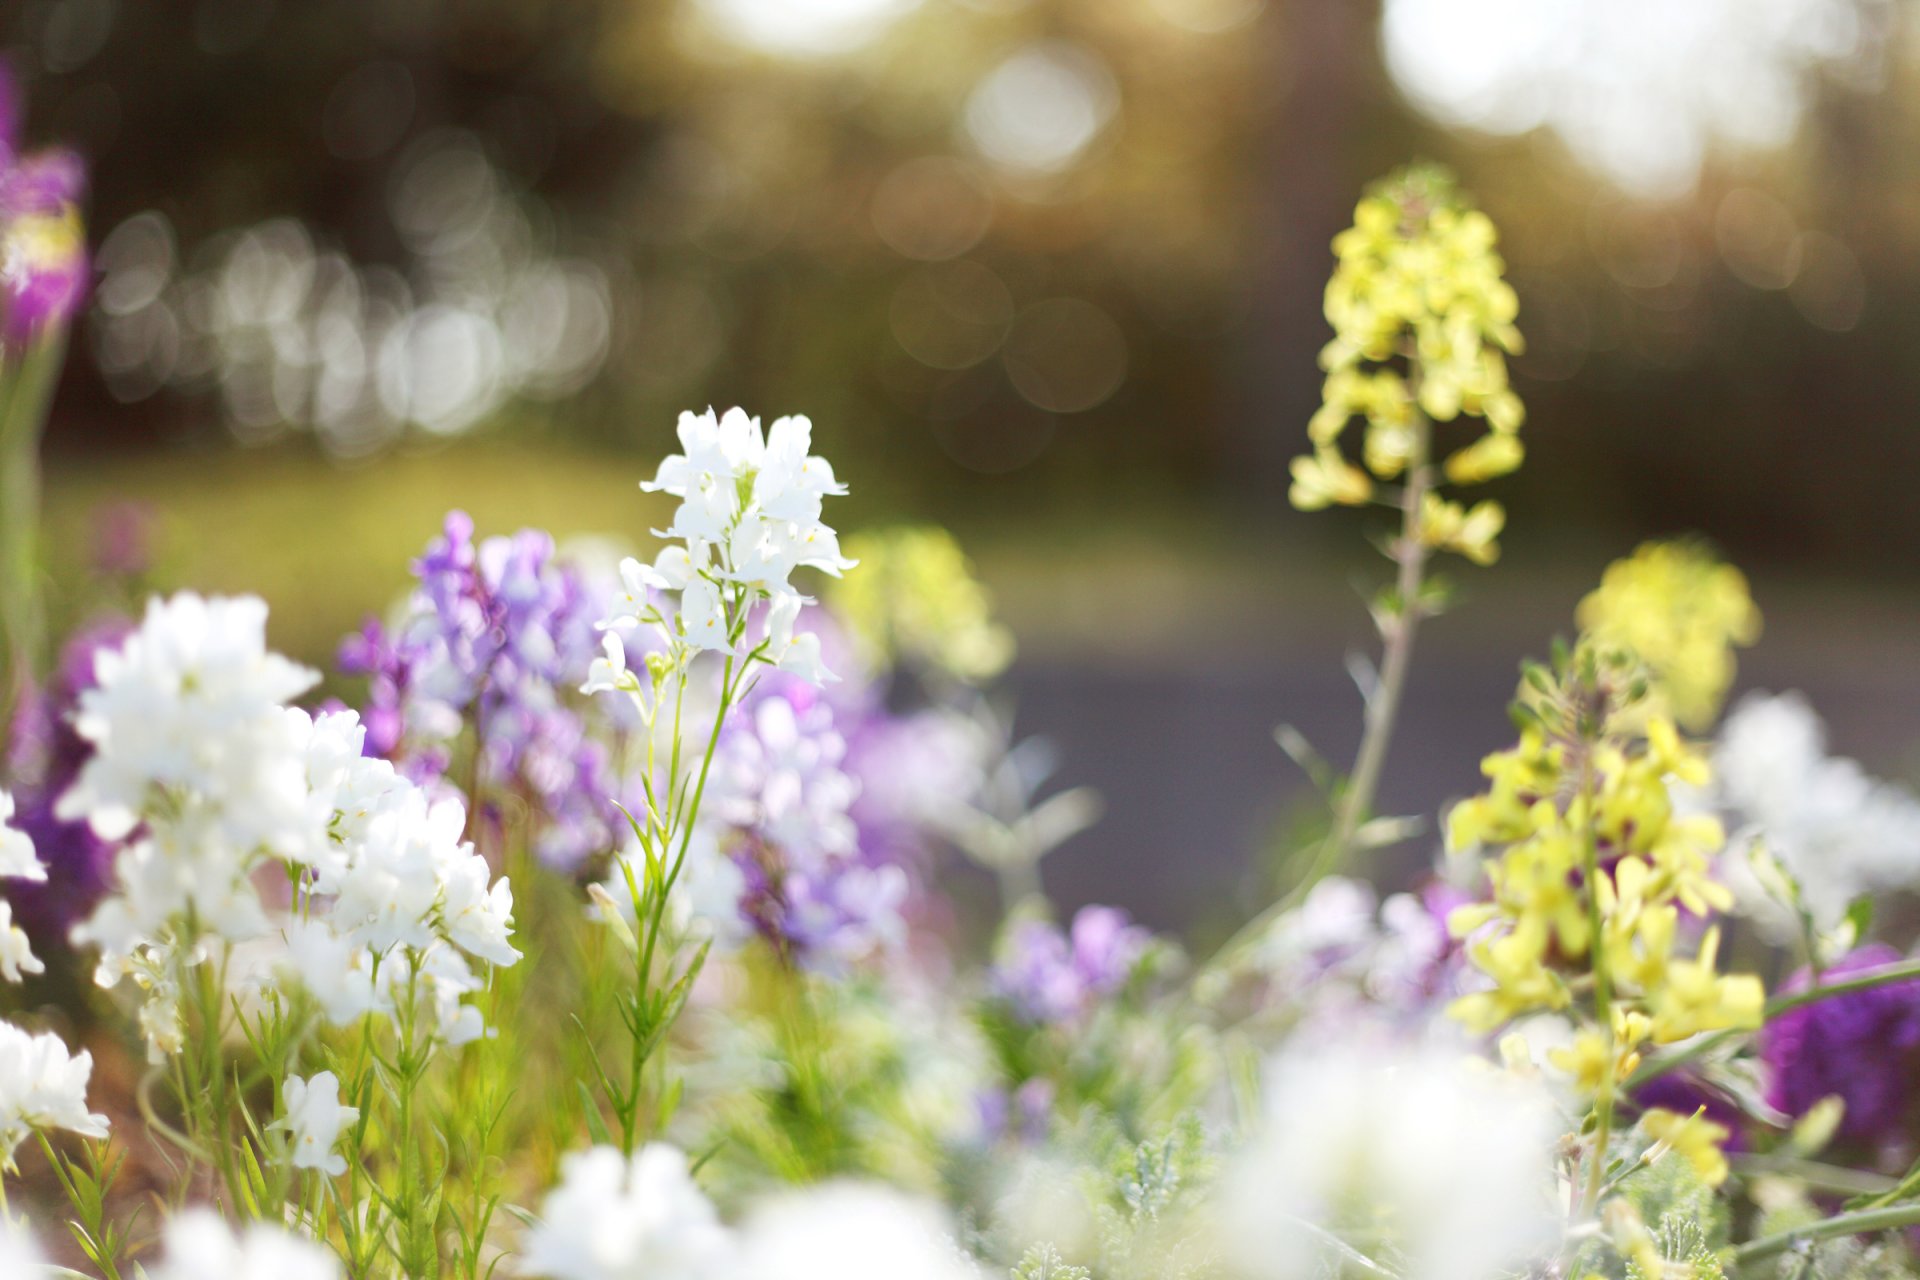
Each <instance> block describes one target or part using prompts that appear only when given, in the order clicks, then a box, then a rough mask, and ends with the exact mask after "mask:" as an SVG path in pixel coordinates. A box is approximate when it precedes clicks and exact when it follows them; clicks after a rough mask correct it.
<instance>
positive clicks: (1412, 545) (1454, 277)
mask: <svg viewBox="0 0 1920 1280" xmlns="http://www.w3.org/2000/svg"><path fill="white" fill-rule="evenodd" d="M1495 238H1496V237H1495V233H1494V228H1493V222H1492V220H1491V219H1489V218H1488V217H1487V216H1486V215H1485V214H1484V213H1481V212H1480V211H1479V210H1477V209H1474V208H1472V207H1471V206H1470V205H1469V204H1468V203H1467V202H1466V201H1465V199H1464V198H1463V197H1462V195H1461V194H1460V192H1459V191H1458V189H1457V188H1456V187H1455V185H1454V183H1453V180H1452V178H1451V177H1449V176H1448V175H1447V174H1446V173H1445V172H1444V171H1442V170H1439V169H1436V168H1433V167H1430V166H1416V167H1413V168H1408V169H1405V170H1402V171H1401V172H1399V173H1396V174H1394V175H1393V176H1391V177H1389V178H1388V179H1386V180H1385V181H1384V182H1382V183H1380V184H1379V185H1378V186H1376V187H1375V188H1374V189H1373V190H1372V191H1370V192H1369V193H1368V194H1367V196H1366V197H1365V198H1364V199H1362V200H1361V201H1360V204H1359V207H1358V208H1356V209H1355V210H1354V220H1353V226H1352V227H1351V228H1349V229H1348V230H1346V231H1343V232H1341V233H1340V235H1339V236H1338V237H1336V238H1335V240H1334V242H1333V249H1334V254H1335V256H1336V258H1337V260H1338V261H1337V265H1336V266H1335V268H1334V272H1333V277H1332V279H1331V280H1329V281H1328V283H1327V295H1326V312H1327V320H1328V321H1329V323H1331V324H1332V325H1333V330H1334V337H1333V341H1331V342H1329V343H1328V344H1327V345H1326V347H1325V349H1323V350H1322V351H1321V353H1320V365H1321V367H1322V368H1323V369H1325V370H1326V382H1325V386H1324V390H1323V392H1322V404H1321V406H1320V409H1319V411H1318V412H1316V413H1315V414H1314V415H1313V418H1312V420H1311V421H1310V422H1309V423H1308V424H1307V434H1308V436H1309V437H1310V438H1311V440H1312V442H1313V452H1312V453H1310V454H1307V455H1305V456H1302V457H1300V458H1296V459H1295V460H1294V462H1293V486H1292V489H1291V491H1290V494H1289V497H1290V498H1291V500H1292V502H1293V504H1294V506H1296V507H1298V508H1300V509H1301V510H1303V511H1315V510H1319V509H1321V508H1324V507H1328V506H1331V505H1335V504H1338V505H1344V506H1363V505H1367V504H1370V503H1378V504H1381V505H1385V506H1389V507H1393V508H1395V509H1397V510H1398V511H1399V512H1400V533H1399V536H1398V537H1396V538H1395V539H1393V540H1392V541H1391V543H1389V544H1388V546H1387V553H1388V555H1389V556H1390V557H1391V558H1392V559H1393V561H1394V563H1395V565H1396V566H1397V569H1398V572H1397V574H1396V578H1395V582H1394V585H1393V587H1392V588H1391V589H1390V590H1388V591H1385V592H1383V593H1382V594H1381V596H1380V597H1379V599H1378V600H1377V601H1376V602H1375V605H1374V610H1373V614H1374V618H1375V621H1376V624H1377V625H1378V627H1379V630H1380V636H1381V642H1382V649H1383V652H1382V657H1381V665H1380V681H1379V685H1378V688H1377V689H1376V691H1375V692H1374V694H1373V696H1372V697H1371V698H1370V699H1369V701H1368V705H1367V713H1366V730H1365V734H1364V736H1363V738H1362V742H1361V747H1360V752H1359V755H1358V757H1357V758H1356V760H1355V762H1354V768H1353V772H1352V774H1351V775H1349V778H1348V781H1347V784H1346V787H1345V789H1344V790H1343V792H1342V794H1341V798H1340V802H1339V806H1338V809H1337V811H1336V813H1335V818H1334V826H1333V830H1332V832H1331V833H1330V835H1329V837H1328V839H1327V842H1326V844H1325V845H1324V846H1323V847H1322V849H1321V852H1320V855H1319V856H1318V857H1317V858H1316V860H1315V865H1314V866H1313V867H1312V868H1311V869H1310V871H1309V874H1308V876H1307V877H1306V880H1305V882H1303V883H1311V882H1312V881H1313V880H1316V879H1318V878H1319V877H1320V876H1322V875H1324V874H1326V873H1327V872H1329V871H1331V870H1332V869H1334V868H1335V867H1337V866H1338V865H1339V864H1340V863H1341V862H1342V861H1343V860H1344V859H1345V858H1346V857H1347V855H1348V853H1349V852H1350V850H1351V848H1352V846H1353V843H1354V839H1355V836H1356V834H1357V832H1358V831H1359V828H1360V823H1361V822H1362V821H1363V820H1364V819H1365V818H1366V816H1367V813H1368V811H1369V809H1370V808H1371V806H1372V804H1373V798H1374V794H1375V792H1376V791H1377V789H1378V787H1379V783H1380V771H1381V768H1382V766H1383V765H1384V764H1385V761H1386V749H1387V741H1388V739H1389V738H1390V736H1391V734H1392V728H1393V721H1394V716H1395V714H1396V712H1397V710H1398V707H1399V702H1400V696H1401V691H1402V689H1403V688H1404V686H1405V683H1406V676H1407V668H1408V664H1409V662H1410V660H1411V656H1412V650H1413V639H1414V633H1415V631H1416V630H1417V629H1418V627H1419V624H1420V622H1421V619H1422V618H1423V617H1425V616H1428V615H1429V614H1431V613H1433V612H1434V611H1435V610H1436V609H1437V607H1438V604H1439V600H1440V598H1441V597H1440V595H1439V593H1438V592H1436V591H1434V590H1432V589H1431V586H1430V584H1428V582H1427V580H1426V567H1427V561H1428V559H1429V558H1430V557H1431V556H1432V554H1433V552H1435V551H1436V550H1445V551H1452V552H1456V553H1458V554H1460V555H1463V556H1465V557H1466V558H1468V559H1469V560H1471V561H1473V562H1474V563H1476V564H1482V565H1484V564H1491V563H1492V562H1493V561H1494V560H1495V559H1496V558H1497V557H1498V556H1499V553H1500V548H1499V543H1498V541H1497V539H1498V537H1499V534H1500V531H1501V529H1502V528H1503V527H1504V525H1505V524H1506V512H1505V511H1504V510H1503V509H1502V508H1501V506H1500V504H1499V503H1497V502H1494V501H1491V500H1482V501H1480V502H1477V503H1474V504H1473V505H1472V506H1466V505H1464V504H1462V503H1460V502H1458V501H1455V500H1454V499H1453V498H1451V497H1448V496H1446V495H1445V493H1443V489H1444V488H1445V487H1446V486H1449V485H1451V486H1466V485H1472V484H1480V483H1483V482H1485V481H1488V480H1491V479H1494V478H1495V477H1498V476H1502V475H1505V474H1506V473H1508V472H1510V471H1512V470H1514V469H1515V468H1517V467H1518V466H1519V465H1520V462H1521V458H1522V457H1523V455H1524V449H1523V448H1522V446H1521V443H1520V436H1519V431H1520V424H1521V420H1522V419H1523V417H1524V416H1525V415H1524V412H1523V410H1522V407H1521V404H1520V398H1519V397H1518V396H1517V395H1515V394H1514V392H1513V389H1512V388H1511V387H1510V386H1509V385H1508V384H1507V366H1506V356H1507V355H1508V354H1511V353H1514V352H1517V351H1519V350H1520V346H1521V343H1520V333H1519V330H1517V329H1516V328H1514V318H1515V316H1516V315H1517V313H1518V311H1519V303H1518V301H1517V299H1516V298H1515V297H1514V293H1513V290H1512V288H1511V287H1510V286H1508V284H1507V283H1506V281H1505V280H1504V279H1503V278H1502V272H1503V270H1504V264H1503V263H1502V262H1501V259H1500V256H1499V254H1498V253H1496V252H1495V250H1494V243H1495ZM1461 418H1477V419H1479V420H1480V421H1481V422H1482V423H1483V424H1484V426H1485V431H1484V432H1483V433H1482V434H1480V435H1479V436H1478V437H1477V438H1474V439H1471V440H1468V441H1462V442H1460V443H1459V444H1458V445H1457V446H1453V447H1452V451H1451V452H1448V453H1446V454H1445V456H1444V457H1443V458H1439V457H1437V454H1438V449H1437V442H1436V439H1435V435H1434V429H1433V428H1434V425H1435V424H1438V423H1449V422H1453V421H1455V420H1457V419H1461ZM1356 421H1357V422H1359V423H1360V424H1361V430H1360V447H1359V454H1360V461H1359V462H1358V463H1356V462H1354V461H1352V460H1350V459H1349V458H1348V456H1347V454H1346V453H1345V452H1343V450H1342V441H1343V438H1344V437H1346V435H1347V432H1348V428H1349V427H1350V426H1351V425H1352V424H1353V423H1355V422H1356Z"/></svg>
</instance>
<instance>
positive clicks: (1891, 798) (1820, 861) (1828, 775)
mask: <svg viewBox="0 0 1920 1280" xmlns="http://www.w3.org/2000/svg"><path fill="white" fill-rule="evenodd" d="M1826 738H1827V735H1826V729H1825V727H1824V726H1823V725H1822V724H1821V723H1820V718H1819V717H1818V716H1817V715H1815V714H1814V712H1813V709H1812V708H1811V707H1810V706H1808V705H1807V702H1806V699H1804V698H1802V697H1801V696H1800V695H1798V694H1793V693H1789V694H1781V695H1778V696H1769V695H1760V694H1756V695H1750V696H1749V697H1747V698H1746V699H1744V700H1743V701H1742V702H1741V703H1740V705H1739V706H1738V707H1737V708H1735V709H1734V711H1733V713H1732V714H1731V715H1729V716H1728V717H1727V721H1726V724H1725V725H1724V726H1723V727H1722V728H1721V730H1720V742H1719V745H1718V746H1717V747H1715V749H1714V753H1713V766H1714V783H1715V786H1716V788H1717V794H1718V798H1719V800H1720V802H1721V803H1722V804H1724V805H1725V806H1726V807H1727V808H1728V809H1729V810H1730V811H1731V813H1732V816H1733V817H1734V818H1735V819H1736V822H1745V823H1746V824H1747V832H1748V834H1750V835H1751V834H1757V835H1758V836H1759V838H1760V839H1761V841H1762V842H1763V843H1764V846H1765V848H1766V851H1767V852H1768V853H1770V854H1772V855H1773V857H1775V858H1776V859H1778V860H1779V862H1780V864H1781V866H1783V867H1784V868H1785V869H1786V870H1787V872H1788V873H1789V874H1790V875H1792V876H1793V878H1794V879H1795V881H1797V882H1798V884H1799V886H1800V893H1801V901H1802V902H1803V903H1804V905H1805V906H1806V908H1807V909H1808V910H1809V911H1810V912H1811V913H1812V915H1813V919H1814V922H1815V924H1816V925H1817V926H1818V927H1819V928H1821V929H1823V930H1826V929H1831V928H1833V927H1834V926H1835V925H1836V924H1838V923H1839V921H1840V919H1841V918H1842V917H1843V916H1844V915H1845V914H1846V910H1847V907H1848V905H1849V904H1850V903H1852V902H1853V901H1854V899H1856V898H1858V897H1859V896H1860V895H1862V894H1865V893H1871V892H1874V891H1876V890H1886V889H1900V888H1911V887H1913V886H1915V885H1920V799H1916V798H1915V797H1914V796H1913V794H1912V793H1911V792H1909V791H1907V790H1905V789H1904V788H1901V787H1898V786H1894V785H1892V784H1890V783H1885V782H1880V781H1878V780H1877V779H1875V778H1873V777H1871V776H1869V775H1868V774H1867V772H1866V771H1865V770H1864V769H1862V768H1861V767H1860V766H1859V764H1857V763H1856V762H1854V761H1852V760H1847V759H1842V758H1837V757H1830V756H1828V755H1827V754H1826V746H1827V741H1826ZM1742 843H1743V842H1741V841H1740V840H1738V839H1736V840H1735V841H1734V842H1733V844H1734V847H1735V849H1736V850H1737V849H1738V848H1740V847H1741V845H1742ZM1726 861H1727V863H1728V864H1729V865H1728V866H1727V873H1728V874H1727V879H1728V883H1729V884H1730V885H1731V886H1732V887H1733V889H1734V891H1735V893H1736V894H1737V895H1738V896H1739V899H1740V903H1741V906H1742V908H1743V909H1745V910H1747V911H1750V912H1752V913H1753V914H1754V915H1755V916H1756V917H1757V918H1758V921H1759V923H1760V924H1761V925H1762V926H1763V927H1766V928H1768V929H1769V930H1770V931H1771V932H1774V933H1776V934H1778V933H1781V931H1785V934H1786V936H1791V935H1792V934H1793V933H1794V932H1795V931H1797V927H1798V926H1797V922H1796V921H1795V920H1794V919H1793V918H1792V914H1791V912H1789V911H1787V910H1786V909H1785V908H1784V907H1783V906H1782V905H1781V904H1779V903H1778V902H1777V900H1775V899H1774V898H1772V897H1770V896H1769V895H1768V894H1766V893H1765V892H1764V890H1763V889H1762V888H1761V886H1760V885H1759V883H1758V882H1757V879H1756V877H1755V876H1754V874H1753V872H1752V870H1751V868H1749V867H1748V866H1747V862H1746V859H1745V858H1744V857H1742V856H1740V855H1739V854H1738V853H1735V854H1734V855H1733V856H1731V857H1729V858H1728V859H1726Z"/></svg>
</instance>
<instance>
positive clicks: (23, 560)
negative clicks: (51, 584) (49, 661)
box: [0, 329, 66, 726]
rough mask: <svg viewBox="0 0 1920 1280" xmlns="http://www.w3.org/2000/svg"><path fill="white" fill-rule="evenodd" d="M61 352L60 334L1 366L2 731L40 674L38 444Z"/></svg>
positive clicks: (54, 333) (38, 342)
mask: <svg viewBox="0 0 1920 1280" xmlns="http://www.w3.org/2000/svg"><path fill="white" fill-rule="evenodd" d="M65 349H66V334H65V332H64V330H60V329H56V330H54V331H52V332H50V333H48V334H46V335H45V336H43V337H41V338H38V339H36V340H35V341H34V343H33V345H32V346H30V347H29V348H28V349H27V352H26V354H25V356H24V358H22V359H20V360H19V361H18V362H14V361H10V360H9V361H6V363H7V364H9V365H11V367H10V368H6V369H4V372H0V632H4V634H5V639H6V647H7V671H6V684H5V685H4V686H0V726H4V725H5V724H6V723H7V722H8V720H9V718H10V717H11V715H12V712H13V708H14V707H15V705H17V702H18V700H19V699H20V698H21V697H22V696H23V695H24V694H25V693H26V692H27V690H28V689H29V688H31V687H32V684H33V681H34V678H35V676H36V675H37V674H38V671H39V664H40V650H41V646H42V635H41V630H42V620H41V602H40V566H39V562H38V561H39V557H38V552H37V550H36V543H37V541H38V538H39V527H40V436H41V430H42V428H43V426H44V425H45V423H46V419H47V408H48V405H49V402H50V401H51V399H52V390H53V379H54V374H55V373H57V372H58V370H59V368H60V359H61V356H62V354H63V353H64V352H65ZM0 360H5V357H4V356H3V355H0Z"/></svg>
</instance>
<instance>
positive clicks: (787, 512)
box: [585, 409, 854, 698]
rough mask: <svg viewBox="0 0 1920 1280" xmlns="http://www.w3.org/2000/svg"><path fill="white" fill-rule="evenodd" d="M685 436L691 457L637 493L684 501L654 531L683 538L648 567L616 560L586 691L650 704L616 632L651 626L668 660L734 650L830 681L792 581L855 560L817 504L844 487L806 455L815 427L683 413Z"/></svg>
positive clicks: (731, 414)
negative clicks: (609, 607) (601, 648)
mask: <svg viewBox="0 0 1920 1280" xmlns="http://www.w3.org/2000/svg"><path fill="white" fill-rule="evenodd" d="M679 434H680V446H681V448H683V449H685V450H686V452H685V453H676V454H670V455H668V456H667V457H666V458H665V459H663V460H662V461H661V463H660V469H659V472H658V473H657V474H656V475H655V477H654V478H653V479H652V480H651V481H647V482H644V483H642V484H641V486H640V487H641V488H642V489H645V490H647V491H649V492H658V493H666V494H670V495H672V496H673V497H676V498H679V499H680V506H679V508H678V510H677V511H676V512H675V513H674V518H673V522H672V524H670V525H669V526H668V527H667V528H666V529H664V530H659V531H657V532H658V533H659V535H660V536H661V537H663V538H673V539H678V540H679V542H678V544H676V545H671V546H668V547H666V548H664V549H663V550H662V551H661V552H660V554H659V555H658V556H657V557H656V558H655V560H654V562H653V563H652V564H643V563H641V562H640V561H638V560H635V559H632V558H628V559H626V560H623V561H622V562H621V564H620V580H621V586H622V591H621V594H620V595H619V596H618V597H617V598H616V600H615V602H614V606H613V612H612V613H611V614H610V615H609V616H608V617H607V618H606V619H605V620H604V621H603V622H602V623H601V627H602V629H603V630H604V631H605V632H606V636H605V639H604V642H603V643H604V645H605V649H606V656H605V657H604V658H602V659H601V660H600V661H598V662H596V663H595V664H594V666H593V670H592V672H591V673H590V675H589V678H588V681H587V684H586V685H585V689H586V691H587V692H589V693H593V692H600V691H603V690H618V691H624V692H627V693H631V694H634V695H635V696H638V697H642V698H644V697H645V696H646V693H647V690H645V689H643V688H642V687H641V683H642V682H641V681H640V680H639V678H638V677H636V676H635V675H634V674H633V673H632V672H630V671H629V670H628V668H627V663H626V657H625V652H624V647H623V645H622V642H621V640H620V636H619V632H620V630H621V629H622V628H628V627H645V628H651V629H653V630H656V631H657V632H658V633H659V634H660V636H661V638H662V639H663V641H664V652H665V653H666V654H667V655H668V656H669V659H670V660H672V661H676V662H683V661H684V660H685V659H686V658H688V657H690V656H691V655H693V654H695V653H699V652H702V651H707V652H716V653H729V654H735V655H737V656H740V657H742V658H746V659H749V660H754V661H761V662H766V663H770V664H772V665H773V666H776V667H779V668H780V669H782V670H784V671H790V672H793V673H794V674H796V675H799V676H801V677H802V678H803V679H806V680H809V681H811V682H813V683H815V684H820V683H824V682H826V681H828V680H831V679H832V678H833V676H832V674H831V673H829V672H828V671H827V670H826V669H825V668H824V667H823V666H822V665H821V663H820V641H819V638H818V637H816V636H814V635H812V634H810V633H806V632H801V633H798V634H796V633H795V631H794V624H795V623H796V622H797V621H798V620H799V617H800V609H801V607H802V606H803V605H805V604H806V603H808V600H807V597H805V596H804V595H802V594H801V593H800V592H799V591H798V590H796V589H795V588H794V586H793V584H792V582H791V578H792V576H793V572H794V570H796V569H799V568H802V567H810V568H814V569H819V570H821V571H822V572H825V573H830V574H833V575H835V576H838V575H839V574H840V573H841V572H843V571H844V570H846V569H849V568H851V567H853V563H854V562H853V561H851V560H848V559H846V558H845V557H843V556H842V555H841V554H840V540H839V537H838V536H837V535H836V534H835V533H834V531H833V530H832V529H831V528H830V527H828V526H827V525H826V524H824V523H822V522H821V519H820V512H821V506H822V500H823V499H824V498H827V497H829V496H838V495H840V494H844V493H845V492H846V491H847V490H846V486H845V485H842V484H840V483H838V482H837V481H836V480H835V479H834V477H833V468H832V466H831V465H829V464H828V462H827V461H826V459H824V458H821V457H817V456H813V455H810V454H809V453H808V452H807V450H808V449H809V448H810V447H811V446H812V441H813V424H812V423H811V422H809V421H808V420H807V419H805V418H798V417H793V418H780V419H777V420H776V421H775V422H774V423H773V426H772V428H771V430H770V431H768V432H767V433H766V434H765V435H763V434H762V432H761V429H760V420H759V419H758V418H751V417H748V416H747V414H746V413H745V412H743V411H742V410H739V409H729V410H727V412H726V413H725V414H724V415H722V416H720V417H718V418H716V417H715V416H714V413H713V411H712V410H711V409H709V410H708V411H707V412H705V413H699V414H696V413H683V414H681V415H680V425H679ZM669 593H670V594H671V595H674V596H677V597H678V601H677V603H674V602H672V601H670V600H668V599H667V596H668V595H669ZM763 605H764V606H765V607H764V609H763V610H760V616H759V618H758V621H759V626H760V633H759V636H758V638H757V639H753V640H751V642H749V638H748V630H749V624H750V623H752V622H754V621H755V611H756V610H757V609H760V606H763Z"/></svg>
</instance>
